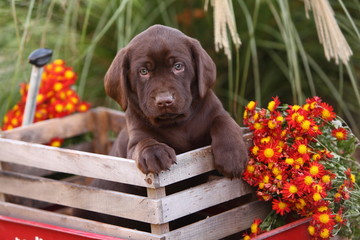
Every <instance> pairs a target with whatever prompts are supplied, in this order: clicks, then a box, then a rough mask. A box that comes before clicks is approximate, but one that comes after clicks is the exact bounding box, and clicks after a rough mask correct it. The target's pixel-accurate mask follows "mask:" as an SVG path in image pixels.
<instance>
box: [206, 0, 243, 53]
mask: <svg viewBox="0 0 360 240" xmlns="http://www.w3.org/2000/svg"><path fill="white" fill-rule="evenodd" d="M208 4H209V0H206V2H205V11H207V9H208ZM211 6H212V7H213V9H214V38H215V50H216V51H217V52H218V51H219V50H220V49H224V52H225V54H226V56H227V58H228V59H231V50H230V43H229V39H228V33H227V28H228V29H229V31H230V34H231V38H232V41H233V43H234V45H235V47H236V48H239V46H240V44H241V40H240V38H239V35H238V33H237V31H236V23H235V18H234V12H233V8H232V3H231V0H211Z"/></svg>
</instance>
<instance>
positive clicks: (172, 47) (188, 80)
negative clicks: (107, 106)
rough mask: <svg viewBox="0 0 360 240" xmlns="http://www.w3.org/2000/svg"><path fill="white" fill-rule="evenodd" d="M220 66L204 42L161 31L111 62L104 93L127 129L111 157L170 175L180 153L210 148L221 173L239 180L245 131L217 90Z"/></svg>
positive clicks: (150, 32) (143, 35) (142, 35)
mask: <svg viewBox="0 0 360 240" xmlns="http://www.w3.org/2000/svg"><path fill="white" fill-rule="evenodd" d="M215 79H216V66H215V64H214V62H213V61H212V59H211V58H210V56H209V55H208V54H207V53H206V52H205V50H204V49H203V48H202V47H201V45H200V43H199V42H198V41H197V40H195V39H193V38H190V37H188V36H186V35H185V34H183V33H182V32H180V31H178V30H176V29H173V28H170V27H165V26H161V25H155V26H152V27H150V28H148V29H147V30H145V31H144V32H142V33H140V34H139V35H137V36H136V37H135V38H134V39H132V40H131V42H130V43H129V44H128V45H127V46H126V47H125V48H123V49H121V50H120V51H119V52H118V53H117V55H116V57H115V59H114V60H113V62H112V64H111V66H110V68H109V70H108V72H107V73H106V76H105V90H106V93H107V94H108V95H109V96H110V97H112V98H113V99H114V100H116V101H117V102H118V103H119V104H120V106H121V107H122V109H123V110H124V111H125V116H126V124H127V126H126V128H124V129H123V130H122V131H121V132H120V134H119V136H118V138H117V139H116V141H115V143H114V145H113V148H112V150H111V152H110V155H113V156H119V157H125V158H130V159H134V160H135V161H136V163H137V166H138V167H139V169H140V170H141V171H142V172H143V173H145V174H147V173H150V172H151V173H159V172H160V171H163V170H167V169H169V168H170V167H171V165H172V164H174V163H175V162H176V154H179V153H183V152H186V151H189V150H193V149H196V148H199V147H203V146H206V145H210V144H211V146H212V152H213V155H214V164H215V167H216V169H217V170H218V171H219V172H220V173H222V174H223V175H225V176H227V177H230V178H237V177H240V176H241V173H242V172H243V169H244V166H245V164H246V162H247V149H246V148H245V144H244V141H243V138H242V132H241V129H240V127H239V126H238V125H237V124H236V122H235V121H234V120H233V119H232V118H231V117H230V115H229V114H228V113H227V112H226V111H225V110H224V108H223V106H222V104H221V102H220V101H219V99H218V98H217V97H216V96H215V94H214V92H213V91H212V90H211V87H212V86H213V85H214V82H215Z"/></svg>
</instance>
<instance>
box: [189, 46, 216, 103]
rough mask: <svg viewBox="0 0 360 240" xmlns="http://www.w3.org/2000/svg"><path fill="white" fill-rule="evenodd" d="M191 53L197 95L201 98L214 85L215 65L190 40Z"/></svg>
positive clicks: (205, 53) (202, 50)
mask: <svg viewBox="0 0 360 240" xmlns="http://www.w3.org/2000/svg"><path fill="white" fill-rule="evenodd" d="M191 51H192V54H193V58H194V60H195V63H196V75H197V80H198V87H199V95H200V97H201V98H203V97H205V95H206V93H207V91H208V90H209V89H210V88H211V87H212V86H213V85H214V83H215V80H216V65H215V63H214V61H213V60H212V59H211V57H210V56H209V54H207V52H206V51H205V50H204V49H203V48H202V47H201V45H200V43H199V41H197V40H196V39H191Z"/></svg>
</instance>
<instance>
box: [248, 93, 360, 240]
mask: <svg viewBox="0 0 360 240" xmlns="http://www.w3.org/2000/svg"><path fill="white" fill-rule="evenodd" d="M244 124H245V125H246V126H248V127H249V128H250V130H252V131H253V146H252V147H251V148H250V151H249V157H250V160H249V163H248V165H247V168H246V170H245V172H244V174H243V179H244V180H245V181H246V182H248V183H249V184H250V185H251V186H254V187H256V193H257V196H258V197H259V198H260V199H261V200H263V201H268V202H271V204H272V209H273V210H272V212H271V213H270V214H269V215H268V216H267V217H266V218H265V219H264V221H261V220H260V219H255V220H254V222H253V224H252V225H251V229H250V231H251V233H249V234H245V237H244V239H250V238H252V237H254V236H256V235H259V234H261V233H263V232H265V231H269V230H271V229H274V228H277V227H279V226H282V225H284V224H286V223H288V222H289V221H291V220H296V219H299V218H304V217H310V222H309V226H308V228H307V230H308V234H309V236H310V237H311V239H329V238H331V237H332V236H334V235H337V234H341V235H345V236H356V235H357V236H359V235H358V234H359V233H360V232H359V224H360V189H359V186H358V184H357V183H356V176H355V175H354V173H356V174H359V171H358V170H359V169H360V166H359V163H358V162H356V161H354V159H352V154H353V152H354V151H355V149H356V147H358V146H359V140H358V139H357V138H356V137H355V136H354V134H353V133H352V132H351V129H350V128H349V127H348V126H347V125H346V124H345V122H344V121H342V120H341V119H340V118H339V117H337V116H336V114H335V113H334V112H333V108H332V107H331V106H330V105H328V104H327V103H325V102H323V101H322V100H321V99H320V98H319V97H313V98H311V99H307V100H306V103H305V104H304V105H303V106H299V105H293V106H290V105H282V106H281V105H280V100H279V98H278V97H275V98H273V100H272V101H271V102H269V104H268V107H267V109H265V108H261V109H260V108H257V107H256V102H254V101H251V102H249V104H248V105H247V106H246V109H245V112H244ZM354 170H356V171H354Z"/></svg>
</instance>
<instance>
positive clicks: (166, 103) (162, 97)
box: [155, 92, 175, 108]
mask: <svg viewBox="0 0 360 240" xmlns="http://www.w3.org/2000/svg"><path fill="white" fill-rule="evenodd" d="M174 102H175V97H174V96H173V95H172V94H171V93H170V92H163V93H158V94H157V95H156V97H155V104H156V106H157V107H159V108H167V107H171V106H172V105H173V104H174Z"/></svg>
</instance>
